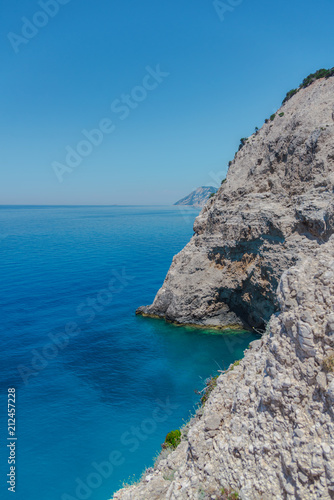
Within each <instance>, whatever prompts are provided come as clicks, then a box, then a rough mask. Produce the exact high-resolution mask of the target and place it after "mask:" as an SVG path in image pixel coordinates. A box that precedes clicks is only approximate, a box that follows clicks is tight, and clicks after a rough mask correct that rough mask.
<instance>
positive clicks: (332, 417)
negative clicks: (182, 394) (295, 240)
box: [114, 194, 334, 500]
mask: <svg viewBox="0 0 334 500" xmlns="http://www.w3.org/2000/svg"><path fill="white" fill-rule="evenodd" d="M301 196H302V194H301ZM312 220H317V221H319V220H320V219H319V218H316V219H314V218H313V219H312ZM313 227H314V226H313ZM324 239H325V238H324ZM311 241H313V240H311ZM318 246H319V245H318ZM277 303H278V307H279V309H280V313H279V314H278V315H274V316H273V317H272V318H271V320H270V323H269V328H268V329H267V330H268V335H264V336H263V337H262V339H260V340H257V341H255V342H253V343H252V344H251V345H250V349H249V350H248V351H246V353H245V357H244V359H243V360H242V361H241V362H240V364H239V365H238V366H234V367H230V369H229V370H228V371H227V372H226V373H224V374H222V375H221V376H220V377H219V378H218V380H217V386H216V388H215V389H214V390H213V392H212V393H211V395H210V397H209V399H208V401H207V402H206V404H205V406H204V408H203V409H202V410H200V411H199V412H198V413H197V415H196V416H195V417H194V418H193V419H192V420H191V422H190V424H189V426H188V428H186V429H185V431H184V433H183V440H182V441H181V444H180V445H179V446H178V447H177V448H176V450H175V451H173V452H172V453H171V454H170V455H169V456H168V457H167V458H166V459H164V460H161V461H160V462H159V463H158V464H157V465H156V467H155V468H154V469H151V470H149V471H147V472H146V474H145V475H144V477H143V479H142V481H141V482H140V483H139V484H137V485H135V486H131V487H129V488H127V489H123V490H120V491H119V492H118V493H116V494H115V495H114V499H115V500H158V499H168V500H183V499H184V500H186V499H188V500H198V499H202V500H209V499H223V498H225V499H226V498H227V495H225V496H224V494H222V488H225V491H226V490H228V489H232V490H235V491H237V492H238V493H239V495H240V498H241V499H243V500H259V499H262V500H272V499H291V500H292V499H297V500H308V499H311V500H316V499H324V500H329V499H333V498H334V441H333V438H334V372H333V371H334V237H333V238H330V240H329V241H328V242H327V243H325V244H324V245H321V246H319V248H318V249H317V250H316V251H315V252H314V254H313V255H312V256H309V257H308V258H306V259H304V260H302V261H300V262H299V263H298V264H297V265H296V266H294V267H291V268H290V269H288V270H287V271H285V272H284V274H283V275H282V277H281V279H280V282H279V286H278V292H277ZM232 368H233V369H232Z"/></svg>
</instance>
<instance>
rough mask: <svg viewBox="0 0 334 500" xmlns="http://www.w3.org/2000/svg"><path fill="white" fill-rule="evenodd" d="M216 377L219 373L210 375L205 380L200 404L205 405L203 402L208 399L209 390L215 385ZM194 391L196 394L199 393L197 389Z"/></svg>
mask: <svg viewBox="0 0 334 500" xmlns="http://www.w3.org/2000/svg"><path fill="white" fill-rule="evenodd" d="M218 377H219V375H216V376H215V377H210V378H208V379H207V380H206V387H205V389H204V394H203V396H202V397H201V403H202V406H204V405H205V403H206V402H207V400H208V399H209V396H210V394H211V392H212V391H213V389H214V388H215V387H216V386H217V378H218ZM195 392H197V394H201V392H198V391H195Z"/></svg>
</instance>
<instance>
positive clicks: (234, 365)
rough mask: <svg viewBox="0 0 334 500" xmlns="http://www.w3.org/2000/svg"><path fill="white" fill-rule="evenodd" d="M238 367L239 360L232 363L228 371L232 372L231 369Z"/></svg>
mask: <svg viewBox="0 0 334 500" xmlns="http://www.w3.org/2000/svg"><path fill="white" fill-rule="evenodd" d="M239 365H240V359H238V360H237V361H234V363H233V365H232V366H231V368H230V370H231V371H232V370H233V368H235V367H236V366H239Z"/></svg>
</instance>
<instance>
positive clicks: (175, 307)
mask: <svg viewBox="0 0 334 500" xmlns="http://www.w3.org/2000/svg"><path fill="white" fill-rule="evenodd" d="M267 122H268V123H266V124H265V125H264V126H263V127H262V129H261V130H260V131H258V132H256V133H255V134H253V135H252V136H251V137H249V138H248V139H247V140H243V143H242V144H243V146H242V147H241V149H240V151H239V152H238V153H237V154H236V156H235V158H234V160H233V161H232V162H231V165H230V168H229V170H228V174H227V178H226V181H225V182H224V183H223V184H222V186H221V187H220V189H219V190H218V192H217V193H216V195H215V196H214V197H212V198H211V199H210V200H209V201H208V203H207V204H206V206H205V207H204V209H203V210H202V211H201V213H200V215H199V216H198V217H197V218H196V220H195V224H194V232H195V234H194V236H193V238H192V239H191V241H190V242H189V244H188V245H187V246H186V247H185V248H184V249H183V250H182V251H181V252H180V253H179V254H178V255H176V256H175V257H174V258H173V262H172V265H171V267H170V269H169V272H168V274H167V277H166V279H165V281H164V283H163V285H162V287H161V289H160V290H159V292H158V293H157V295H156V297H155V300H154V302H153V304H152V305H150V306H145V307H140V308H139V309H138V310H137V313H138V314H144V315H152V316H159V317H164V318H166V319H167V320H169V321H174V322H176V323H188V324H197V325H203V326H215V327H222V328H224V327H227V326H229V325H236V324H239V325H242V324H244V325H249V326H255V327H261V326H263V324H264V323H265V322H266V321H268V320H269V318H270V316H271V315H272V314H273V313H274V312H276V311H277V310H278V302H277V296H276V289H277V286H278V282H279V279H280V277H281V275H282V273H283V271H284V270H285V269H288V268H289V267H291V266H292V265H294V264H296V263H297V262H298V261H299V260H300V259H302V258H305V257H307V256H312V255H313V254H314V252H316V250H317V249H318V248H319V246H321V245H323V244H324V243H325V242H326V241H328V239H329V237H330V235H331V234H332V233H333V227H334V224H333V222H334V204H333V187H334V168H333V167H334V78H327V79H326V78H323V79H320V80H317V81H315V82H314V83H312V84H311V85H310V86H308V87H307V88H303V89H301V90H300V91H299V92H298V93H296V95H293V97H292V98H291V99H290V100H288V101H287V102H285V103H284V104H283V106H282V107H281V109H280V110H279V111H278V112H277V113H276V115H275V116H274V115H273V116H272V117H271V120H268V121H267Z"/></svg>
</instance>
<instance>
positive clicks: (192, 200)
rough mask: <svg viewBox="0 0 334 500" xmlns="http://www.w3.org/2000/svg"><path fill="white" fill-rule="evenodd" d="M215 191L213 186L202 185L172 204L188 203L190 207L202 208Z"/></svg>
mask: <svg viewBox="0 0 334 500" xmlns="http://www.w3.org/2000/svg"><path fill="white" fill-rule="evenodd" d="M216 192H217V188H215V187H213V186H202V187H199V188H197V189H195V191H192V192H191V193H190V194H189V195H188V196H185V198H182V200H179V201H177V202H176V203H174V205H190V206H192V207H197V208H203V207H204V205H205V204H206V202H207V201H208V199H209V198H210V196H211V195H213V194H215V193H216Z"/></svg>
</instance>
